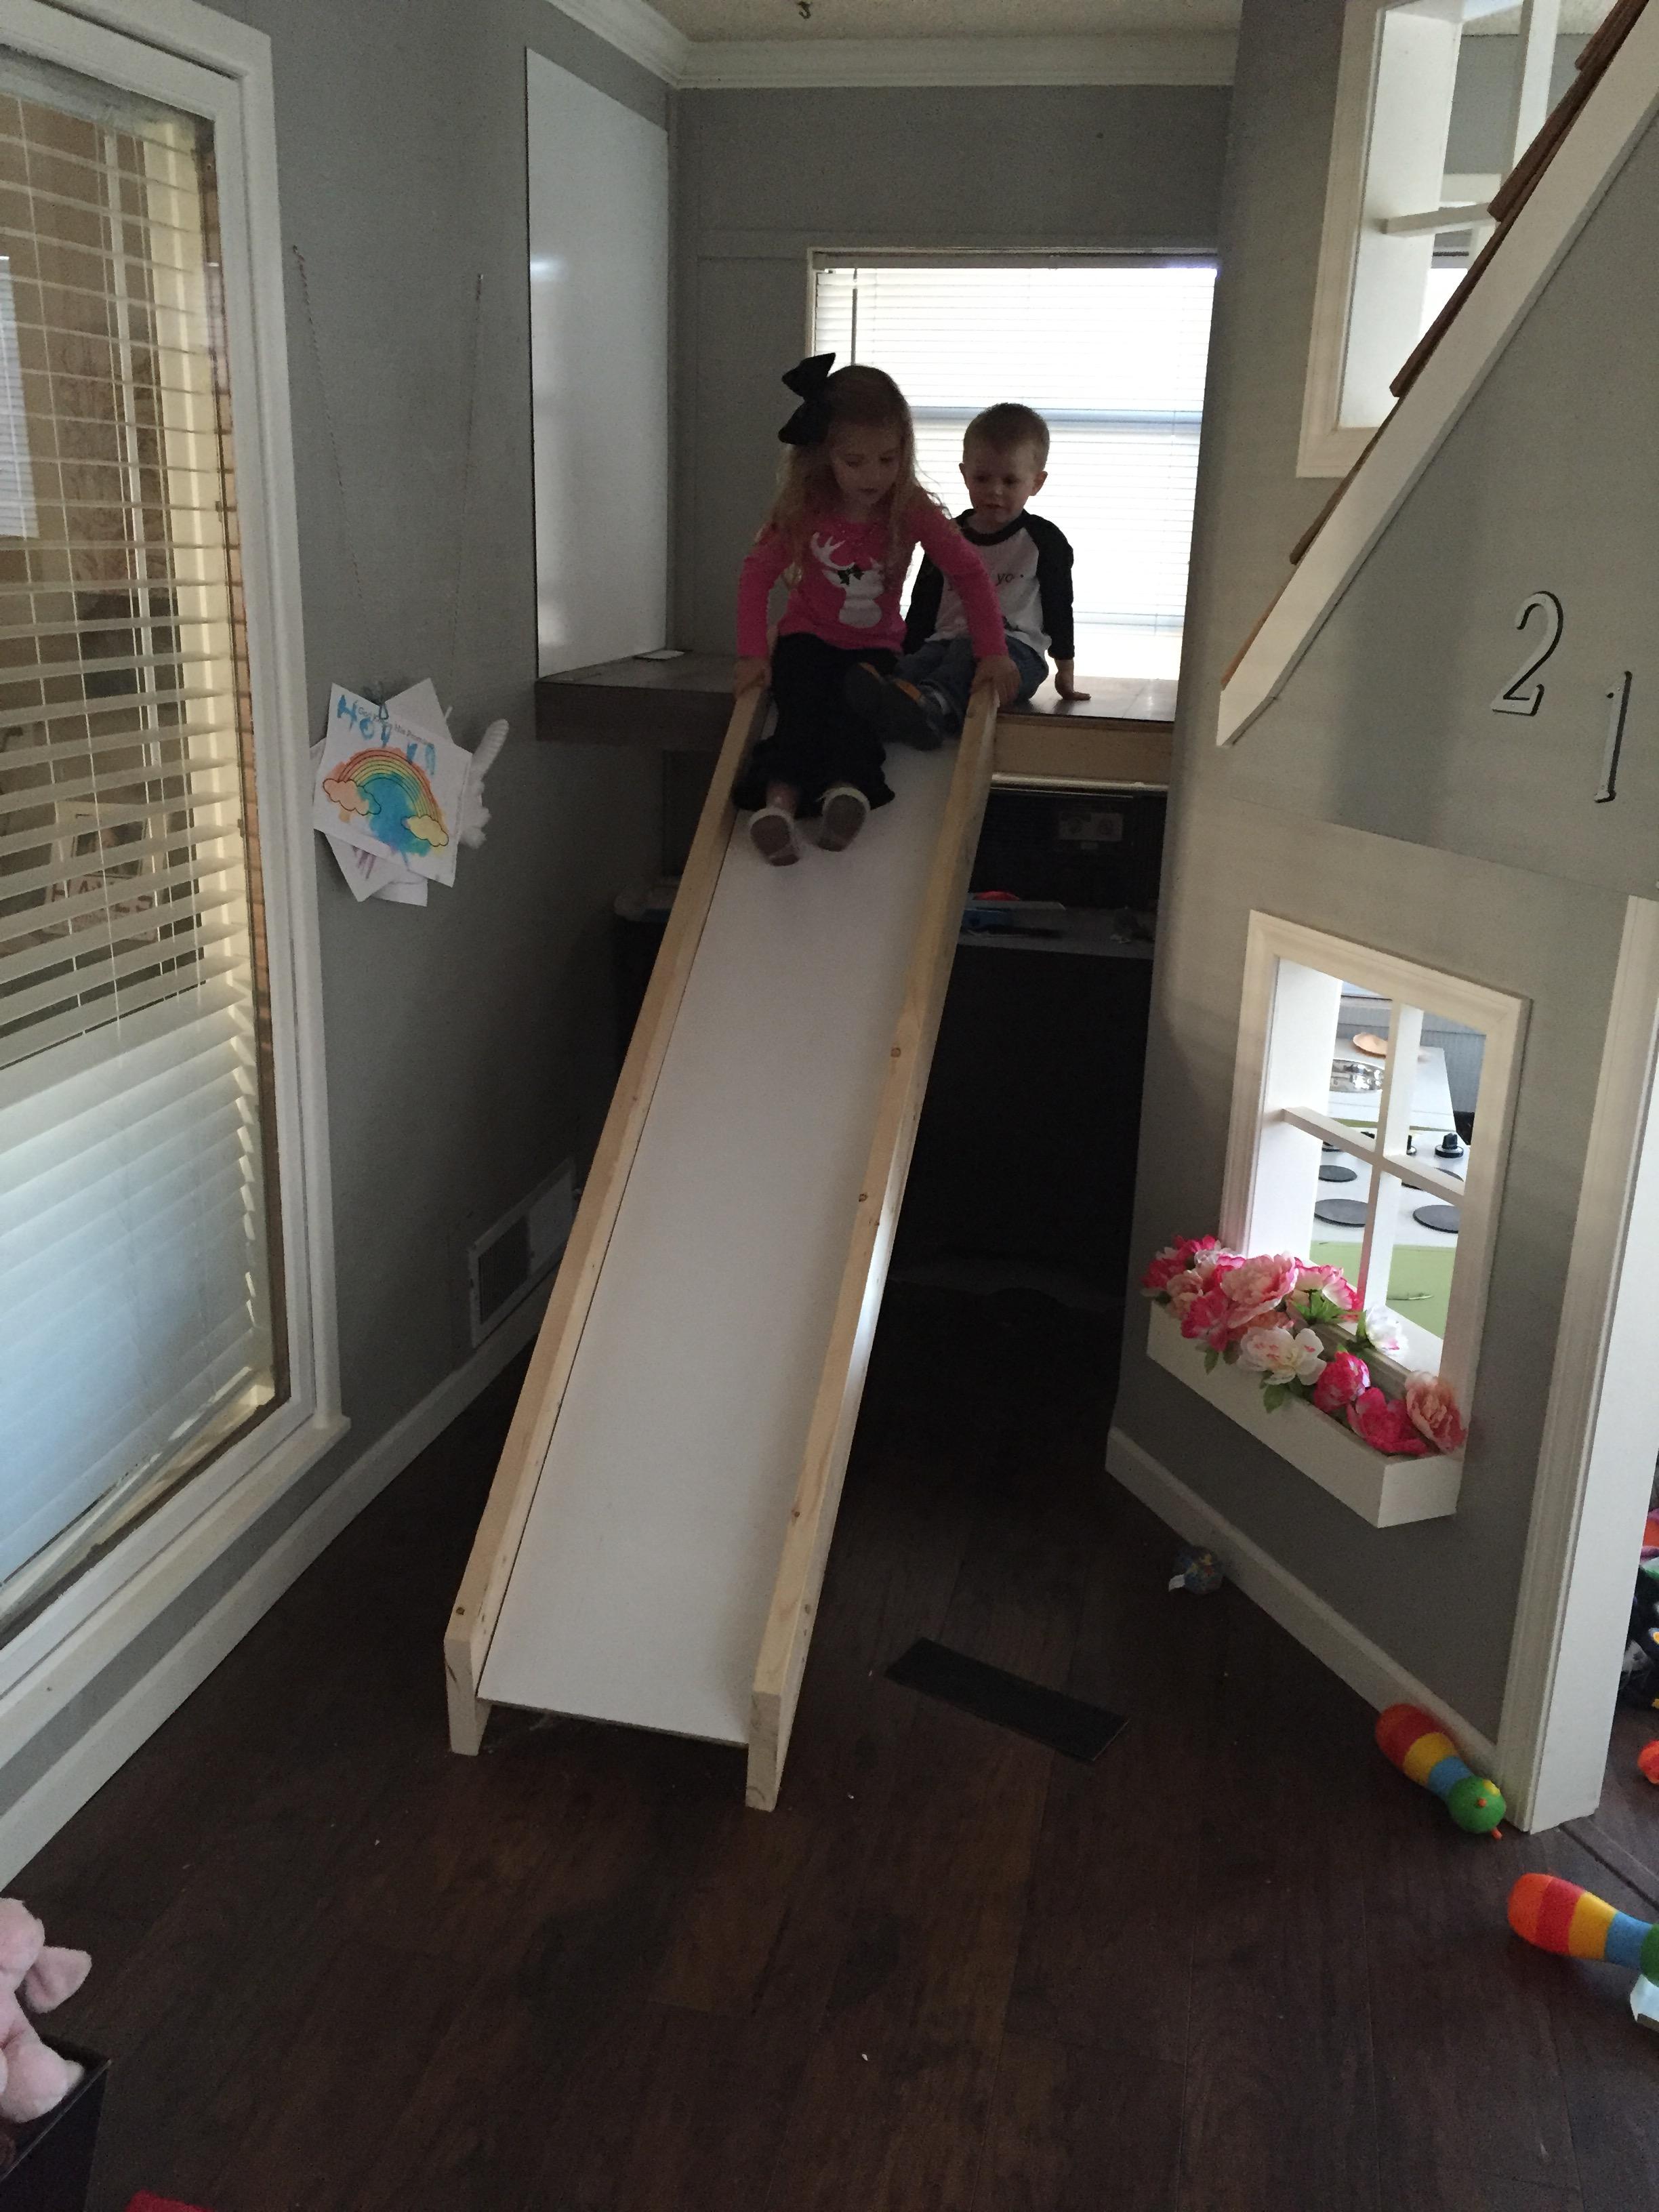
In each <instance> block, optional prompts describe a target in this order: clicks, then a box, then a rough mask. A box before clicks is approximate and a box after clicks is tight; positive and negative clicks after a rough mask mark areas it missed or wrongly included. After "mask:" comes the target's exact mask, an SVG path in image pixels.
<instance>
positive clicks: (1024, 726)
mask: <svg viewBox="0 0 1659 2212" xmlns="http://www.w3.org/2000/svg"><path fill="white" fill-rule="evenodd" d="M1080 680H1082V681H1084V682H1085V683H1087V684H1088V686H1089V691H1090V696H1089V698H1088V699H1087V700H1086V701H1071V700H1065V699H1061V698H1060V697H1059V696H1057V695H1056V693H1055V691H1054V685H1053V684H1052V683H1049V684H1044V685H1043V687H1042V690H1040V691H1039V692H1038V693H1037V694H1036V697H1035V698H1034V699H1032V700H1031V701H1030V702H1029V703H1028V704H1027V705H1026V706H1025V707H1024V708H1021V709H1020V710H1019V711H1018V713H1016V714H1001V715H1000V716H999V717H998V720H997V742H996V757H995V765H994V781H996V782H998V783H1002V784H1020V785H1024V786H1026V787H1039V788H1041V787H1054V788H1056V789H1063V790H1075V791H1164V790H1167V789H1168V787H1169V781H1170V726H1171V724H1172V723H1173V721H1174V719H1175V685H1174V684H1172V683H1167V682H1164V681H1142V680H1140V679H1139V678H1122V677H1089V678H1082V679H1080ZM731 712H732V663H731V660H730V659H729V658H728V657H727V656H726V655H725V654H723V653H684V654H683V655H682V656H681V657H680V658H679V659H678V660H607V661H603V662H600V663H599V665H596V666H594V667H592V668H574V669H572V670H570V671H569V672H568V674H565V675H562V676H544V677H543V678H541V680H540V682H539V683H538V684H537V686H536V735H537V736H538V738H543V739H544V740H545V741H546V742H547V743H549V744H567V745H639V746H643V747H645V748H647V750H653V751H657V752H671V753H678V752H717V751H718V750H720V740H721V738H723V737H724V736H725V734H726V722H727V720H728V719H729V717H730V714H731Z"/></svg>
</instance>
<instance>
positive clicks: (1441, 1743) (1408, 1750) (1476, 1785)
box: [1376, 1705, 1509, 1836]
mask: <svg viewBox="0 0 1659 2212" xmlns="http://www.w3.org/2000/svg"><path fill="white" fill-rule="evenodd" d="M1376 1747H1377V1749H1378V1750H1379V1751H1380V1752H1381V1753H1383V1757H1384V1759H1389V1760H1391V1761H1392V1762H1393V1764H1394V1765H1395V1766H1397V1767H1398V1768H1399V1769H1400V1771H1401V1773H1402V1774H1405V1775H1407V1776H1409V1778H1411V1780H1412V1781H1413V1782H1417V1783H1420V1784H1422V1786H1423V1788H1424V1789H1425V1790H1433V1792H1434V1794H1435V1796H1437V1797H1438V1798H1441V1799H1443V1801H1444V1803H1445V1808H1446V1810H1447V1811H1448V1812H1449V1814H1451V1816H1452V1818H1453V1820H1455V1821H1456V1823H1457V1825H1458V1826H1459V1827H1460V1828H1462V1829H1464V1830H1466V1831H1467V1832H1468V1834H1470V1835H1472V1836H1497V1835H1499V1834H1501V1832H1502V1831H1501V1830H1500V1829H1499V1827H1498V1822H1499V1821H1500V1820H1502V1819H1503V1817H1504V1814H1505V1813H1506V1812H1507V1811H1508V1810H1509V1808H1508V1806H1507V1805H1505V1804H1504V1793H1503V1791H1502V1790H1500V1789H1499V1788H1498V1784H1496V1783H1495V1782H1492V1781H1489V1780H1488V1779H1487V1778H1486V1776H1485V1775H1482V1774H1477V1773H1475V1771H1474V1769H1473V1768H1472V1767H1470V1766H1469V1765H1467V1764H1466V1762H1465V1761H1464V1760H1463V1759H1462V1757H1461V1756H1460V1755H1459V1753H1458V1749H1457V1746H1456V1745H1455V1743H1454V1742H1453V1741H1452V1740H1451V1738H1450V1737H1449V1735H1447V1734H1446V1732H1445V1730H1444V1729H1443V1728H1442V1727H1441V1725H1440V1723H1439V1722H1438V1721H1437V1720H1436V1718H1435V1717H1434V1715H1433V1714H1432V1713H1425V1711H1424V1710H1423V1708H1422V1707H1421V1705H1390V1706H1389V1708H1388V1710H1387V1711H1386V1712H1382V1713H1379V1714H1378V1715H1377V1717H1376Z"/></svg>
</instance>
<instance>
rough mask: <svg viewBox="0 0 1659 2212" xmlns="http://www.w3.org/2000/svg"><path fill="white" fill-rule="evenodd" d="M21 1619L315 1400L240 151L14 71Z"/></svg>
mask: <svg viewBox="0 0 1659 2212" xmlns="http://www.w3.org/2000/svg"><path fill="white" fill-rule="evenodd" d="M0 256H3V259H0V275H3V282H0V1627H3V1626H4V1623H5V1620H6V1619H7V1617H8V1616H10V1617H11V1618H13V1619H15V1618H17V1617H19V1615H20V1613H21V1611H22V1610H24V1609H27V1607H30V1606H32V1605H33V1604H35V1603H38V1602H39V1601H40V1599H41V1597H42V1595H43V1594H45V1593H47V1592H49V1590H50V1589H52V1588H53V1587H55V1586H56V1585H57V1583H58V1582H59V1581H61V1580H62V1579H63V1578H64V1577H65V1576H66V1575H67V1574H68V1573H70V1572H71V1571H74V1569H75V1568H76V1565H79V1564H80V1563H82V1561H84V1559H86V1558H87V1557H88V1555H89V1554H90V1553H92V1552H93V1551H94V1550H95V1549H96V1548H97V1547H99V1546H100V1545H101V1544H103V1543H104V1542H106V1541H110V1540H111V1538H112V1535H113V1534H114V1533H115V1532H117V1531H118V1530H120V1529H124V1528H127V1527H129V1526H131V1523H132V1522H133V1520H134V1519H135V1517H137V1516H138V1515H140V1514H142V1513H143V1511H145V1510H148V1508H149V1505H150V1504H152V1503H154V1502H156V1501H159V1499H160V1498H161V1497H162V1496H163V1495H166V1494H168V1493H169V1492H170V1491H171V1489H172V1488H173V1486H175V1485H176V1483H177V1482H178V1481H179V1480H180V1479H182V1478H183V1476H184V1475H185V1474H188V1473H190V1472H191V1471H193V1470H194V1469H196V1468H199V1467H200V1466H202V1465H203V1464H204V1463H205V1462H207V1461H208V1460H209V1459H210V1457H212V1456H213V1455H214V1454H215V1452H216V1450H217V1449H221V1448H222V1446H223V1445H224V1444H225V1443H228V1441H229V1440H230V1439H231V1438H232V1437H234V1436H237V1435H240V1433H242V1432H243V1431H245V1430H246V1427H247V1426H248V1425H249V1424H250V1423H252V1422H253V1421H256V1420H258V1419H260V1418H261V1417H262V1415H263V1414H264V1413H266V1412H268V1411H269V1409H270V1407H271V1406H272V1405H274V1404H275V1403H276V1402H278V1401H280V1400H281V1399H282V1398H283V1395H285V1391H286V1387H287V1378H286V1374H285V1363H284V1357H283V1343H282V1340H281V1327H280V1320H279V1316H280V1312H281V1301H280V1298H278V1297H275V1296H274V1295H273V1291H274V1288H275V1285H274V1284H273V1272H274V1271H273V1264H272V1259H271V1254H272V1251H273V1249H275V1248H276V1238H275V1237H274V1234H273V1231H274V1218H275V1217H274V1210H275V1206H276V1178H275V1168H274V1159H273V1158H271V1157H270V1149H269V1147H268V1145H267V1141H266V1133H267V1132H268V1131H270V1129H271V1128H272V1127H274V1120H273V1109H272V1100H271V1096H270V1051H269V1041H268V1036H267V1006H266V1004H265V993H264V961H263V957H262V952H263V948H262V938H261V917H260V902H259V896H258V842H257V823H256V818H255V809H254V803H253V781H252V730H251V725H250V712H249V690H248V684H247V680H246V637H245V631H244V627H243V617H242V605H241V592H240V567H239V550H238V533H237V512H236V483H235V468H234V457H233V449H232V435H231V433H232V409H231V393H230V391H229V386H228V369H227V356H226V349H225V343H224V334H223V331H222V326H221V323H222V305H221V299H220V293H219V288H218V284H217V276H218V269H219V246H218V239H217V234H216V195H215V185H214V166H213V146H212V132H211V128H210V125H208V124H206V123H205V122H204V121H202V120H201V119H199V118H195V117H191V116H188V115H185V114H181V113H176V112H172V111H169V110H167V109H165V108H161V107H159V106H155V104H153V103H151V102H149V101H146V100H141V99H140V98H138V97H137V95H134V94H127V93H125V92H120V91H117V90H115V89H114V88H108V87H105V86H102V85H99V84H96V83H94V82H91V81H89V80H87V79H83V78H82V77H80V76H75V75H72V74H70V72H68V71H64V70H58V69H56V68H53V67H49V66H48V65H46V64H43V63H40V62H38V61H35V60H33V59H31V58H25V57H23V56H21V55H15V54H11V53H9V52H5V51H4V50H0Z"/></svg>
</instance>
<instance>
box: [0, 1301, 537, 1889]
mask: <svg viewBox="0 0 1659 2212" xmlns="http://www.w3.org/2000/svg"><path fill="white" fill-rule="evenodd" d="M549 1289H550V1285H543V1286H542V1288H541V1289H540V1290H539V1291H536V1292H534V1293H533V1294H532V1296H531V1297H529V1298H528V1299H526V1302H525V1304H523V1305H521V1306H520V1307H518V1308H517V1309H516V1310H514V1311H513V1313H512V1314H511V1315H510V1316H508V1317H507V1320H506V1321H504V1322H502V1323H501V1327H500V1328H498V1329H497V1330H496V1331H495V1334H493V1335H492V1336H490V1337H489V1338H488V1339H487V1340H486V1341H485V1342H484V1343H483V1344H481V1345H480V1346H479V1347H478V1349H477V1352H474V1353H473V1355H472V1357H471V1358H470V1359H469V1360H468V1361H467V1362H466V1364H465V1365H464V1366H462V1367H458V1368H457V1369H456V1370H455V1371H454V1372H453V1374H452V1375H447V1376H445V1377H444V1379H443V1381H442V1382H441V1383H439V1384H438V1386H437V1388H436V1389H434V1390H430V1391H428V1394H427V1395H426V1396H425V1397H424V1398H422V1400H421V1401H420V1403H419V1404H418V1405H417V1406H414V1407H411V1408H410V1411H409V1412H408V1413H405V1414H404V1417H403V1419H402V1420H400V1421H398V1422H397V1423H396V1424H395V1425H393V1426H392V1428H390V1429H388V1430H387V1431H386V1434H385V1435H384V1436H383V1437H380V1439H379V1440H378V1442H376V1443H373V1444H371V1445H370V1446H369V1447H368V1450H367V1451H365V1452H364V1453H362V1455H361V1456H360V1457H359V1458H357V1459H356V1460H354V1461H353V1462H352V1463H351V1464H350V1466H349V1467H348V1468H346V1469H345V1471H344V1473H343V1474H341V1475H340V1476H339V1477H338V1479H337V1480H336V1481H334V1482H332V1483H331V1484H330V1486H329V1487H328V1488H327V1489H326V1490H325V1492H323V1494H322V1496H321V1497H320V1498H317V1499H316V1500H315V1501H314V1502H313V1504H311V1505H310V1506H308V1507H307V1510H305V1512H304V1513H302V1514H301V1516H300V1518H299V1519H298V1520H297V1521H295V1522H294V1523H293V1525H292V1527H290V1528H286V1529H284V1530H283V1534H281V1535H280V1536H279V1537H278V1538H277V1539H276V1542H275V1543H273V1544H272V1545H271V1547H270V1550H269V1551H267V1552H264V1553H262V1554H261V1555H260V1557H259V1558H258V1559H257V1560H256V1561H255V1563H254V1564H253V1565H252V1566H251V1567H250V1568H249V1569H248V1571H247V1572H246V1574H245V1575H244V1576H243V1577H242V1578H241V1580H240V1582H238V1583H235V1584H234V1585H233V1587H232V1588H231V1589H228V1590H227V1591H226V1593H225V1595H223V1596H222V1598H221V1599H220V1600H219V1601H218V1603H217V1604H216V1605H215V1606H214V1607H212V1609H211V1610H210V1612H208V1613H204V1615H203V1617H202V1619H201V1620H198V1621H197V1623H196V1625H195V1626H194V1627H193V1628H191V1629H189V1630H187V1631H186V1632H185V1634H184V1635H183V1636H181V1637H180V1638H179V1641H178V1642H177V1643H176V1644H173V1646H172V1648H171V1649H170V1650H168V1651H167V1653H166V1655H165V1656H163V1657H162V1658H161V1659H159V1660H158V1661H157V1662H156V1663H155V1666H154V1667H152V1668H150V1670H149V1673H148V1674H145V1675H143V1677H141V1679H140V1680H138V1681H137V1682H135V1683H134V1684H133V1686H132V1687H131V1689H130V1690H129V1691H128V1692H126V1694H125V1697H123V1698H121V1699H118V1702H117V1703H116V1704H115V1705H112V1706H111V1707H110V1709H109V1711H107V1712H106V1713H105V1714H104V1715H103V1717H101V1718H100V1720H97V1721H95V1722H94V1723H93V1725H92V1727H91V1728H89V1729H88V1730H87V1732H86V1734H85V1735H82V1736H81V1737H79V1738H77V1740H76V1742H75V1743H74V1744H73V1745H72V1746H71V1747H70V1749H69V1750H67V1751H66V1752H64V1754H63V1755H62V1757H61V1758H59V1759H58V1760H56V1761H55V1763H54V1764H53V1765H52V1766H50V1767H48V1768H47V1770H46V1772H45V1773H44V1774H43V1775H41V1777H40V1779H39V1780H38V1781H37V1782H35V1783H34V1784H33V1785H32V1786H31V1787H30V1788H29V1789H28V1790H26V1791H25V1792H24V1793H23V1795H22V1796H21V1797H20V1798H19V1799H18V1800H17V1802H16V1803H15V1804H14V1805H12V1806H10V1807H9V1808H8V1809H7V1810H6V1812H5V1813H4V1814H0V1884H4V1883H9V1881H11V1880H12V1879H13V1877H14V1876H15V1874H16V1873H17V1870H18V1869H19V1868H20V1867H23V1866H26V1865H27V1863H28V1862H29V1861H30V1860H31V1859H32V1858H33V1857H34V1855H35V1853H36V1852H37V1851H39V1850H42V1849H43V1848H44V1847H45V1846H46V1844H48V1843H50V1842H51V1840H52V1837H53V1836H55V1835H56V1834H57V1832H58V1830H59V1829H60V1828H61V1827H62V1826H64V1823H65V1822H66V1821H68V1820H72V1819H73V1818H74V1816H75V1814H76V1813H78V1812H79V1811H80V1809H81V1808H82V1806H83V1805H84V1804H85V1803H86V1802H87V1801H88V1799H89V1798H90V1797H93V1796H95V1795H96V1793H97V1792H98V1791H99V1790H101V1789H102V1788H103V1786H104V1784H105V1783H106V1782H107V1781H108V1780H109V1778H110V1777H111V1776H112V1774H114V1773H115V1772H116V1771H118V1769H119V1768H120V1767H122V1766H124V1765H125V1763H126V1761H127V1760H128V1759H131V1756H132V1754H133V1753H134V1752H136V1751H137V1749H138V1748H139V1747H140V1745H142V1744H143V1742H145V1741H146V1740H147V1739H148V1738H149V1737H150V1736H151V1735H154V1734H155V1730H156V1729H159V1728H160V1727H161V1724H162V1723H163V1722H164V1721H166V1720H167V1719H169V1718H170V1717H172V1715H173V1713H175V1712H176V1711H178V1709H179V1706H180V1705H183V1703H184V1702H185V1699H186V1698H187V1697H189V1696H190V1694H191V1691H193V1690H196V1689H199V1687H200V1686H201V1685H202V1684H203V1683H204V1681H205V1680H207V1678H208V1676H209V1675H210V1674H211V1673H212V1672H213V1670H214V1668H216V1666H217V1665H218V1664H219V1662H220V1661H221V1660H222V1659H223V1658H225V1657H226V1656H228V1654H229V1653H230V1652H231V1651H233V1650H234V1649H235V1647H236V1645H237V1644H240V1642H241V1640H242V1638H243V1637H245V1636H246V1634H247V1632H248V1631H249V1630H250V1629H251V1628H252V1627H253V1626H254V1625H255V1624H256V1623H257V1622H258V1620H261V1619H262V1618H263V1617H264V1614H265V1613H268V1612H269V1611H270V1607H272V1606H273V1605H275V1604H276V1601H277V1599H278V1598H279V1597H281V1596H282V1595H283V1592H284V1591H285V1590H286V1589H289V1586H290V1585H291V1584H292V1583H295V1582H297V1581H298V1579H299V1577H301V1575H302V1574H303V1573H304V1572H305V1571H306V1569H307V1567H308V1566H310V1565H311V1564H312V1563H313V1560H315V1559H318V1558H319V1557H320V1555H321V1554H322V1553H324V1552H325V1550H326V1549H327V1548H328V1547H329V1545H330V1544H331V1543H332V1542H333V1541H334V1539H335V1538H336V1537H337V1535H338V1534H340V1532H341V1530H342V1529H343V1528H346V1527H347V1526H348V1524H349V1522H352V1521H354V1520H355V1519H356V1516H357V1515H358V1514H359V1513H361V1512H362V1510H363V1508H364V1507H365V1506H366V1505H368V1504H371V1503H372V1502H373V1500H374V1498H378V1497H379V1496H380V1492H381V1491H383V1490H384V1489H385V1488H386V1485H387V1484H388V1483H389V1482H391V1481H392V1480H393V1479H394V1478H395V1477H396V1476H398V1475H399V1474H402V1473H403V1471H404V1468H406V1467H408V1466H409V1465H410V1463H411V1462H413V1461H414V1460H416V1459H418V1458H419V1457H420V1455H421V1454H422V1452H423V1451H424V1450H425V1449H426V1448H427V1446H428V1444H429V1443H433V1442H434V1441H435V1439H436V1438H437V1437H440V1436H441V1434H442V1433H443V1431H444V1430H445V1429H447V1427H448V1426H449V1424H450V1423H451V1422H452V1421H453V1419H455V1418H456V1416H457V1414H459V1413H463V1412H465V1409H466V1407H468V1406H469V1405H471V1402H472V1401H473V1399H475V1398H476V1397H477V1395H479V1393H480V1392H481V1391H482V1390H483V1389H487V1388H488V1386H489V1384H490V1383H493V1382H494V1381H495V1377H496V1376H497V1375H499V1374H500V1373H501V1370H502V1368H504V1367H505V1366H506V1365H507V1362H508V1360H510V1359H511V1358H513V1355H514V1353H515V1352H520V1351H521V1350H522V1349H523V1347H524V1346H526V1344H527V1343H528V1342H529V1341H530V1340H531V1338H532V1337H533V1336H534V1334H536V1331H537V1329H538V1328H539V1327H540V1325H541V1318H542V1310H543V1308H544V1306H545V1304H546V1303H547V1297H548V1291H549ZM89 1625H90V1624H89ZM442 1663H443V1662H442V1658H441V1653H440V1651H439V1649H438V1646H437V1644H434V1645H433V1651H432V1664H433V1669H434V1673H435V1674H436V1672H437V1671H438V1669H439V1668H441V1665H442Z"/></svg>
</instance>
